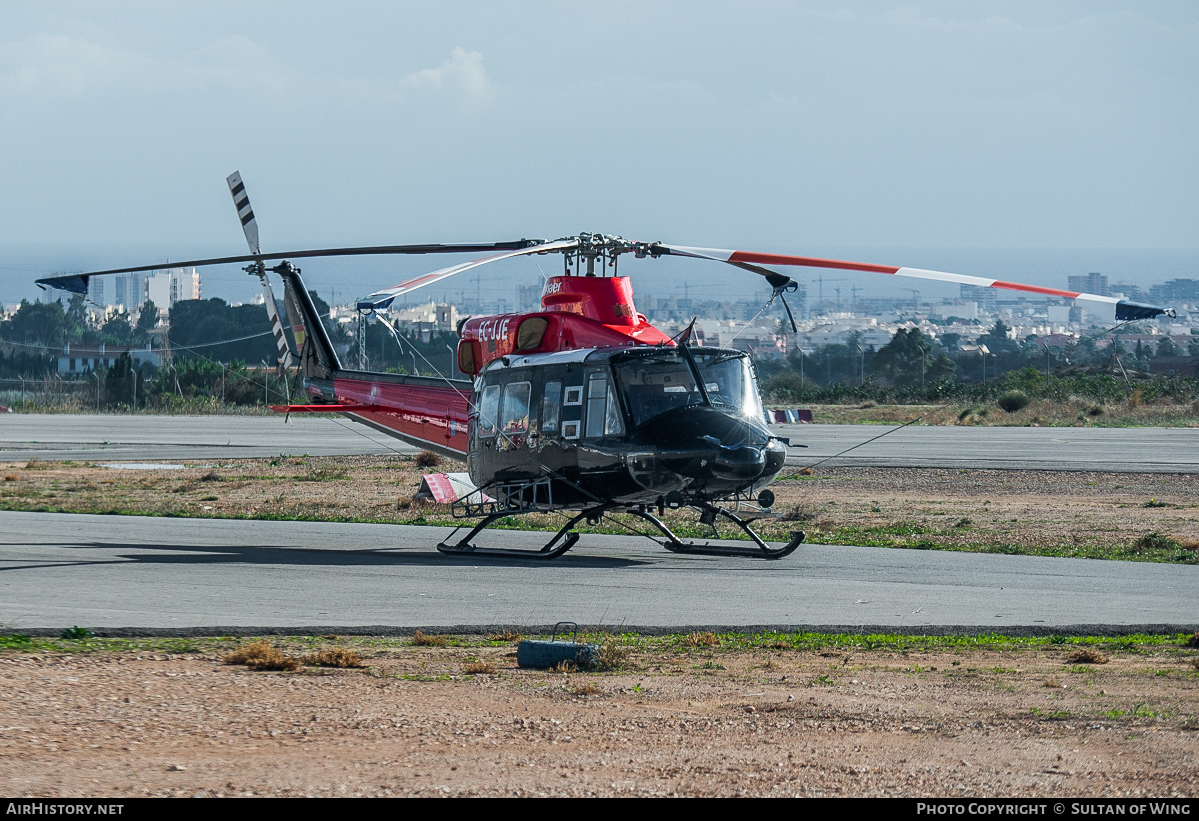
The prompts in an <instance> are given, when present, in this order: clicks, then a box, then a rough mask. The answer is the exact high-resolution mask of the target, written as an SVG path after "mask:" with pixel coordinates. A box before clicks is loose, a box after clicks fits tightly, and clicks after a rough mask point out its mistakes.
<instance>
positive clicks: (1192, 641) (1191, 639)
mask: <svg viewBox="0 0 1199 821" xmlns="http://www.w3.org/2000/svg"><path fill="white" fill-rule="evenodd" d="M1183 645H1184V646H1186V647H1199V633H1191V635H1189V636H1187V639H1186V641H1184V642H1183Z"/></svg>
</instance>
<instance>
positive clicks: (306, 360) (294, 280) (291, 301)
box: [271, 262, 341, 379]
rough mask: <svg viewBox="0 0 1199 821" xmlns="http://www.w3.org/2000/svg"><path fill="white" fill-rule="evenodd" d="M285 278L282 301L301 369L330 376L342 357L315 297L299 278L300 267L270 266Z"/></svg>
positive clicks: (308, 374)
mask: <svg viewBox="0 0 1199 821" xmlns="http://www.w3.org/2000/svg"><path fill="white" fill-rule="evenodd" d="M271 270H272V271H274V272H276V273H277V274H279V276H281V277H282V278H283V289H284V290H283V304H284V306H285V310H286V311H287V317H288V320H289V321H290V322H291V329H292V334H293V335H294V337H295V340H296V347H297V349H298V350H299V360H300V361H299V366H300V373H301V374H302V375H303V376H304V377H306V378H309V379H331V378H333V374H334V372H335V371H339V370H341V361H340V360H339V359H338V358H337V352H336V351H335V350H333V343H332V342H331V341H330V340H329V334H328V332H327V331H326V330H325V324H324V323H323V322H321V318H320V315H319V314H318V313H317V311H316V305H314V304H313V302H312V297H311V296H310V295H309V293H308V290H307V289H306V288H305V287H304V280H303V279H301V278H300V269H299V268H297V267H295V266H294V265H292V264H291V263H290V262H282V263H280V264H279V265H276V266H275V267H274V268H272V269H271Z"/></svg>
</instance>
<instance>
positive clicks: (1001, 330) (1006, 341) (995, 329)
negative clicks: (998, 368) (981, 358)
mask: <svg viewBox="0 0 1199 821" xmlns="http://www.w3.org/2000/svg"><path fill="white" fill-rule="evenodd" d="M1011 330H1012V329H1011V328H1010V327H1008V326H1007V325H1005V324H1004V322H1003V320H1002V319H997V320H995V324H994V325H992V326H991V330H989V331H987V332H986V333H985V334H983V335H982V336H980V337H979V338H978V344H980V345H986V346H987V350H989V351H990V352H991V353H993V354H995V355H996V356H998V355H999V354H1001V353H1017V352H1019V350H1020V345H1019V344H1018V343H1017V342H1016V340H1014V339H1011V338H1009V337H1008V334H1009V333H1010V332H1011Z"/></svg>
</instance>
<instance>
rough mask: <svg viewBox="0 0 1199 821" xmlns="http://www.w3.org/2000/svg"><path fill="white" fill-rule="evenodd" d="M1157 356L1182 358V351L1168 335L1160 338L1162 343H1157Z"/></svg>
mask: <svg viewBox="0 0 1199 821" xmlns="http://www.w3.org/2000/svg"><path fill="white" fill-rule="evenodd" d="M1156 355H1157V356H1182V350H1181V349H1180V348H1179V347H1178V345H1176V344H1175V342H1174V340H1173V339H1171V338H1170V336H1169V334H1167V335H1166V336H1164V337H1162V341H1161V342H1159V343H1157V354H1156Z"/></svg>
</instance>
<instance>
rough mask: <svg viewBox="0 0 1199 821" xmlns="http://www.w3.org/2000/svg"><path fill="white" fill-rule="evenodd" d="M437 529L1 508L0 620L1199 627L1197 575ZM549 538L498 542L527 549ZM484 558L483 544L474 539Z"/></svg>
mask: <svg viewBox="0 0 1199 821" xmlns="http://www.w3.org/2000/svg"><path fill="white" fill-rule="evenodd" d="M446 535H447V531H446V530H445V529H442V528H432V527H402V526H391V525H371V524H339V523H327V522H326V523H311V522H268V521H240V520H219V519H167V518H151V517H122V516H93V515H71V514H46V513H22V512H0V624H3V626H4V628H5V629H6V630H17V631H21V630H33V629H42V630H49V631H51V632H57V631H59V630H61V629H63V628H65V627H69V626H72V625H80V626H84V627H89V628H91V629H93V630H114V629H118V628H130V629H132V630H133V631H134V632H142V633H145V632H151V631H165V632H168V633H188V632H208V633H213V632H215V633H218V634H220V633H227V632H233V631H243V632H244V631H249V632H256V631H261V630H277V631H280V632H290V631H301V632H337V631H344V630H355V631H361V632H386V631H387V630H390V629H394V628H409V629H410V628H413V627H426V628H438V629H447V630H449V629H453V630H459V631H462V630H466V629H486V628H488V627H491V626H499V625H508V626H515V627H517V628H518V629H520V628H524V629H528V628H530V627H534V626H541V625H548V624H552V623H554V622H557V621H560V620H564V619H568V620H571V621H575V622H578V623H580V624H583V625H603V626H607V627H609V628H615V629H619V628H624V629H633V628H637V629H666V630H685V629H692V628H697V627H716V628H720V629H733V628H746V629H756V628H762V627H777V628H780V629H798V628H801V627H802V628H809V629H837V630H842V629H863V630H870V631H875V630H888V631H903V632H908V631H912V632H926V631H958V630H962V631H970V632H978V631H1002V632H1027V631H1033V632H1037V631H1049V630H1065V631H1075V632H1077V631H1087V632H1142V631H1157V630H1188V631H1189V630H1193V629H1196V627H1199V613H1197V608H1196V605H1195V597H1194V591H1195V589H1196V587H1197V586H1199V566H1193V565H1182V566H1180V565H1166V564H1151V563H1128V562H1114V561H1095V560H1084V559H1054V558H1041V557H1028V556H998V555H981V554H966V553H951V552H939V551H916V550H894V549H891V550H889V549H883V548H867V547H838V546H827V545H805V546H802V547H801V548H800V549H799V550H798V551H797V552H795V553H794V554H792V555H791V556H789V557H787V558H785V559H782V560H780V561H765V560H757V559H740V558H719V557H704V556H685V555H676V554H672V553H668V552H666V551H665V550H663V549H662V548H661V547H659V546H657V545H655V544H654V543H652V542H650V541H648V540H646V539H643V538H640V537H636V536H592V535H584V536H583V537H582V539H581V540H580V542H579V545H578V546H577V547H576V548H575V549H574V551H572V552H571V553H569V554H567V555H566V556H563V557H562V558H560V559H557V560H555V561H552V562H544V563H543V562H537V561H534V560H526V559H483V558H474V557H459V556H452V557H451V556H443V555H441V554H439V553H438V552H437V551H436V550H435V548H434V545H435V544H436V543H437V542H438V541H440V540H442V539H444V538H445V536H446ZM544 535H545V534H540V533H528V532H520V531H498V532H491V533H489V534H488V535H487V541H486V542H485V543H486V544H491V545H494V546H504V547H524V548H527V547H531V546H537V545H539V544H540V542H541V540H542V538H543V536H544ZM481 543H484V542H481Z"/></svg>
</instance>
